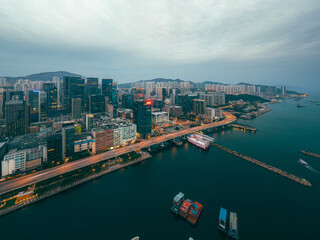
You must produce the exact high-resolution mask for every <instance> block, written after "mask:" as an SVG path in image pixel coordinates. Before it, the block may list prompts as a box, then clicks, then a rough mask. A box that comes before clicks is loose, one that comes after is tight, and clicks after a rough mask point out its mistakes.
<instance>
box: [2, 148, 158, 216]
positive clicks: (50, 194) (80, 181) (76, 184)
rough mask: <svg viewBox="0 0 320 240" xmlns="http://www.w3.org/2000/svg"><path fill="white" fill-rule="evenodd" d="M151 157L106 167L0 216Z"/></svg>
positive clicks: (147, 156)
mask: <svg viewBox="0 0 320 240" xmlns="http://www.w3.org/2000/svg"><path fill="white" fill-rule="evenodd" d="M151 157H152V156H151V154H149V153H147V152H143V154H142V156H141V158H140V159H138V160H134V161H130V162H128V163H124V164H116V165H113V166H111V167H108V168H107V169H106V170H103V171H101V172H99V173H96V174H93V175H91V176H88V177H86V178H83V179H81V180H78V181H75V182H73V183H71V184H68V185H66V186H60V187H56V188H53V189H51V190H50V191H47V192H45V193H44V194H42V195H40V196H38V195H37V196H34V197H32V198H31V199H29V200H26V201H23V202H20V203H18V204H15V205H13V206H10V207H8V208H4V209H0V216H3V215H6V214H8V213H11V212H13V211H15V210H18V209H20V208H23V207H25V206H28V205H30V204H33V203H35V202H38V201H40V200H43V199H46V198H48V197H51V196H52V195H55V194H57V193H60V192H62V191H65V190H68V189H70V188H73V187H75V186H78V185H80V184H82V183H85V182H88V181H90V180H92V179H95V178H97V177H100V176H102V175H105V174H108V173H111V172H114V171H116V170H119V169H121V168H125V167H128V166H130V165H133V164H136V163H139V162H142V161H144V160H146V159H148V158H151Z"/></svg>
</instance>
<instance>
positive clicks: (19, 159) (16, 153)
mask: <svg viewBox="0 0 320 240" xmlns="http://www.w3.org/2000/svg"><path fill="white" fill-rule="evenodd" d="M26 160H27V153H26V150H18V149H12V150H10V151H9V152H8V153H7V154H6V155H5V156H4V159H3V161H2V162H1V170H2V172H1V176H2V177H4V176H7V175H10V174H13V173H17V172H18V171H22V172H23V171H25V170H26Z"/></svg>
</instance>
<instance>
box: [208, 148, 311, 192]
mask: <svg viewBox="0 0 320 240" xmlns="http://www.w3.org/2000/svg"><path fill="white" fill-rule="evenodd" d="M212 146H214V147H216V148H218V149H221V150H223V151H225V152H227V153H230V154H232V155H234V156H237V157H239V158H242V159H244V160H247V161H249V162H251V163H253V164H256V165H258V166H260V167H263V168H265V169H267V170H269V171H272V172H274V173H277V174H279V175H281V176H283V177H286V178H288V179H290V180H292V181H295V182H297V183H299V184H302V185H304V186H307V187H312V184H311V183H310V182H309V181H308V180H306V179H304V178H300V177H297V176H295V175H293V174H291V173H288V172H286V171H283V170H281V169H279V168H276V167H273V166H271V165H269V164H266V163H263V162H260V161H258V160H256V159H254V158H252V157H249V156H246V155H244V154H242V153H238V152H236V151H234V150H231V149H229V148H226V147H224V146H221V145H219V144H217V143H212Z"/></svg>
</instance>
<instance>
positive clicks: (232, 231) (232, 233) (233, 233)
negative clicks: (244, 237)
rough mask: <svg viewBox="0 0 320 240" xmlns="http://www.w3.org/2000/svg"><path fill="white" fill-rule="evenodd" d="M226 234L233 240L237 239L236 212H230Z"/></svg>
mask: <svg viewBox="0 0 320 240" xmlns="http://www.w3.org/2000/svg"><path fill="white" fill-rule="evenodd" d="M228 236H229V238H231V239H234V240H238V239H239V232H238V218H237V213H235V212H230V220H229V231H228Z"/></svg>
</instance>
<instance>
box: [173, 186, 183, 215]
mask: <svg viewBox="0 0 320 240" xmlns="http://www.w3.org/2000/svg"><path fill="white" fill-rule="evenodd" d="M183 202H184V194H183V193H182V192H179V193H178V194H177V195H176V196H175V197H174V198H173V205H172V207H171V211H172V212H173V213H174V214H176V215H177V214H178V213H179V210H180V207H181V205H182V203H183Z"/></svg>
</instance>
